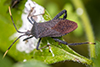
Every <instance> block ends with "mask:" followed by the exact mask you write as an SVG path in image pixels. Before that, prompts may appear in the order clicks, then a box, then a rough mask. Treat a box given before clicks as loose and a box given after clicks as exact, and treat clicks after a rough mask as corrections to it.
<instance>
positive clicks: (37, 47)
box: [36, 38, 50, 51]
mask: <svg viewBox="0 0 100 67" xmlns="http://www.w3.org/2000/svg"><path fill="white" fill-rule="evenodd" d="M40 42H41V38H40V39H39V41H38V44H37V46H36V49H37V50H40V49H43V48H45V47H47V46H50V45H49V44H47V45H46V46H43V47H41V48H39V45H40ZM49 48H50V47H49ZM49 51H50V50H49Z"/></svg>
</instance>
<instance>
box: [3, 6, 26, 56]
mask: <svg viewBox="0 0 100 67" xmlns="http://www.w3.org/2000/svg"><path fill="white" fill-rule="evenodd" d="M9 14H10V17H11V20H12V22H13V25H14V27H15V29H16V31H17V32H18V33H24V34H23V35H20V36H19V37H18V38H17V39H16V40H15V41H14V42H13V43H12V44H11V45H10V47H9V48H8V49H7V50H6V52H5V53H4V55H3V58H4V57H5V56H6V54H7V52H8V51H9V49H10V48H11V47H12V45H13V44H14V43H15V42H16V41H17V40H18V39H19V38H21V37H22V36H26V35H27V34H26V33H27V32H21V31H18V29H17V27H16V25H15V23H14V21H13V17H12V14H11V9H10V7H9Z"/></svg>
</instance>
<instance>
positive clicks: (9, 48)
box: [3, 34, 25, 58]
mask: <svg viewBox="0 0 100 67" xmlns="http://www.w3.org/2000/svg"><path fill="white" fill-rule="evenodd" d="M22 36H25V34H24V35H20V36H19V37H18V38H17V39H16V40H15V41H14V42H13V43H12V44H11V45H10V46H9V48H8V49H7V50H6V52H5V53H4V55H3V58H4V57H5V56H6V54H7V52H8V51H9V49H10V48H11V47H12V45H13V44H14V43H15V42H16V41H17V40H18V39H19V38H21V37H22Z"/></svg>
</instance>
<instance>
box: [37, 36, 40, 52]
mask: <svg viewBox="0 0 100 67" xmlns="http://www.w3.org/2000/svg"><path fill="white" fill-rule="evenodd" d="M40 42H41V38H40V39H39V41H38V43H37V46H36V49H37V50H39V45H40Z"/></svg>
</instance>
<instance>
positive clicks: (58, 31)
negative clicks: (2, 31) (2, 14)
mask: <svg viewBox="0 0 100 67" xmlns="http://www.w3.org/2000/svg"><path fill="white" fill-rule="evenodd" d="M9 13H10V16H11V19H12V22H13V25H14V27H15V29H16V31H17V32H18V33H23V35H21V36H19V37H18V38H17V39H16V40H15V41H14V42H13V43H12V44H11V45H10V47H9V48H8V50H9V49H10V48H11V46H12V45H13V44H14V43H15V42H16V41H17V40H18V39H19V38H20V37H22V36H29V37H28V38H26V39H24V40H23V41H25V40H27V39H30V38H32V37H35V38H40V39H39V41H38V43H37V46H36V49H37V50H39V49H41V48H39V44H40V41H41V38H43V37H51V38H53V39H54V40H55V41H58V42H60V43H62V44H65V45H81V44H95V43H91V42H83V43H67V42H65V41H62V40H59V39H57V38H56V37H61V36H63V35H66V34H68V33H70V32H71V31H73V30H75V29H76V28H77V27H78V26H77V23H75V22H73V21H70V20H67V19H66V17H67V11H66V10H63V11H61V12H60V13H59V14H57V15H56V16H55V17H54V18H53V19H52V20H50V21H47V22H44V23H37V22H36V21H35V20H34V19H33V18H32V16H31V18H29V17H28V18H27V19H28V20H29V22H30V23H31V24H32V25H33V27H32V29H31V30H29V31H27V32H21V31H18V30H17V28H16V26H15V24H14V21H13V18H12V15H11V11H10V8H9ZM64 13H65V14H64ZM63 14H64V16H63V18H59V17H60V16H61V15H63ZM33 22H34V23H33ZM8 50H7V51H6V52H5V54H4V56H5V55H6V53H7V52H8Z"/></svg>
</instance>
